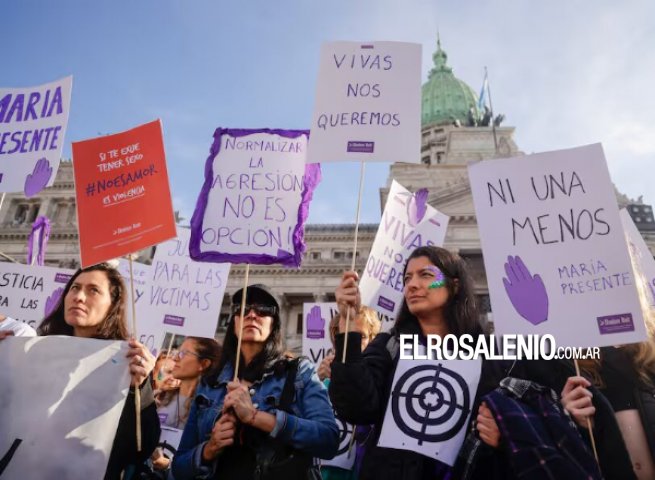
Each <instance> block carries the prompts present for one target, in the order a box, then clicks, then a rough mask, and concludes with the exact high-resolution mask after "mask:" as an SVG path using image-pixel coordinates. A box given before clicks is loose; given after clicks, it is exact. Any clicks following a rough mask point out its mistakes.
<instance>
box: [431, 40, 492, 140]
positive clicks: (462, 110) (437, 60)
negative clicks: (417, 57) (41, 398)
mask: <svg viewBox="0 0 655 480" xmlns="http://www.w3.org/2000/svg"><path fill="white" fill-rule="evenodd" d="M432 58H433V59H434V68H432V70H430V74H429V75H428V81H427V82H426V83H424V84H423V88H422V103H421V105H422V115H421V125H422V126H423V127H425V126H428V125H451V124H452V123H453V122H454V121H455V120H459V121H460V123H461V124H462V125H466V124H467V118H468V114H469V110H470V109H471V108H473V115H474V118H476V119H477V118H478V117H479V115H480V112H479V111H478V107H477V103H478V97H477V95H476V94H475V92H474V91H473V90H472V89H471V87H469V86H468V85H467V84H466V83H464V82H463V81H461V80H459V79H458V78H455V75H453V69H452V68H451V67H449V66H448V65H447V64H446V62H447V60H448V55H446V52H444V51H443V50H442V49H441V41H440V40H438V39H437V51H436V52H434V54H433V55H432Z"/></svg>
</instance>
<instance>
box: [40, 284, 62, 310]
mask: <svg viewBox="0 0 655 480" xmlns="http://www.w3.org/2000/svg"><path fill="white" fill-rule="evenodd" d="M62 293H64V289H63V288H62V287H59V288H57V289H55V290H54V291H53V292H52V293H51V294H50V296H49V297H48V298H46V299H45V311H44V312H43V315H44V316H46V317H47V316H48V315H50V314H51V313H52V312H53V311H54V310H55V308H57V304H58V303H59V299H60V298H61V294H62Z"/></svg>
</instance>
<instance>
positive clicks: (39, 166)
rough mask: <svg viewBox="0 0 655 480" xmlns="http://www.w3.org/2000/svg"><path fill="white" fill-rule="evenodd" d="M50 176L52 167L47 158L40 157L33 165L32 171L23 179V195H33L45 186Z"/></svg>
mask: <svg viewBox="0 0 655 480" xmlns="http://www.w3.org/2000/svg"><path fill="white" fill-rule="evenodd" d="M51 176H52V167H51V166H50V162H48V159H47V158H45V157H44V158H41V159H39V161H38V162H36V165H34V170H33V171H32V173H30V174H28V175H27V178H26V179H25V196H26V197H28V198H29V197H33V196H34V195H36V194H37V193H39V192H40V191H41V190H43V189H44V188H45V186H46V185H47V184H48V181H49V180H50V177H51Z"/></svg>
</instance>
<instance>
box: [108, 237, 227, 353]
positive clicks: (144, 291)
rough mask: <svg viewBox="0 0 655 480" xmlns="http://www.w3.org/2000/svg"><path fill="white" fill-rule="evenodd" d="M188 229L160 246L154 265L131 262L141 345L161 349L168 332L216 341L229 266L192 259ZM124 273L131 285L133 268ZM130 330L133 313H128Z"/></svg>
mask: <svg viewBox="0 0 655 480" xmlns="http://www.w3.org/2000/svg"><path fill="white" fill-rule="evenodd" d="M188 252H189V230H187V229H184V228H179V229H178V236H177V237H176V238H174V239H172V240H168V241H166V242H163V243H160V244H159V245H157V250H156V252H155V256H154V258H153V261H152V265H144V264H141V263H136V262H133V265H132V272H133V275H134V290H135V299H136V310H137V321H138V325H137V329H138V332H137V333H138V337H139V341H141V342H142V343H143V344H144V345H146V346H147V347H148V348H149V349H150V350H151V351H155V350H156V349H159V347H160V345H162V342H163V340H164V337H165V335H166V333H173V334H175V335H182V336H194V337H207V338H214V334H215V332H216V326H217V324H218V317H219V314H220V310H221V305H222V304H223V295H224V294H225V287H226V285H227V278H228V275H229V272H230V264H215V263H210V264H207V263H200V262H194V261H193V260H191V259H190V258H189V253H188ZM120 271H121V274H122V275H123V277H124V278H125V281H126V282H129V264H128V262H127V261H126V260H124V259H121V266H120ZM128 317H130V325H131V311H128Z"/></svg>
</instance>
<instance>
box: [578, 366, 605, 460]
mask: <svg viewBox="0 0 655 480" xmlns="http://www.w3.org/2000/svg"><path fill="white" fill-rule="evenodd" d="M573 364H574V365H575V374H576V375H577V376H578V377H580V376H581V375H580V365H578V359H577V358H575V359H573ZM587 429H588V430H589V438H591V448H592V449H593V451H594V457H595V458H596V463H598V465H600V462H599V461H598V451H597V450H596V440H595V439H594V431H593V429H592V428H591V419H590V418H589V417H587Z"/></svg>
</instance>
